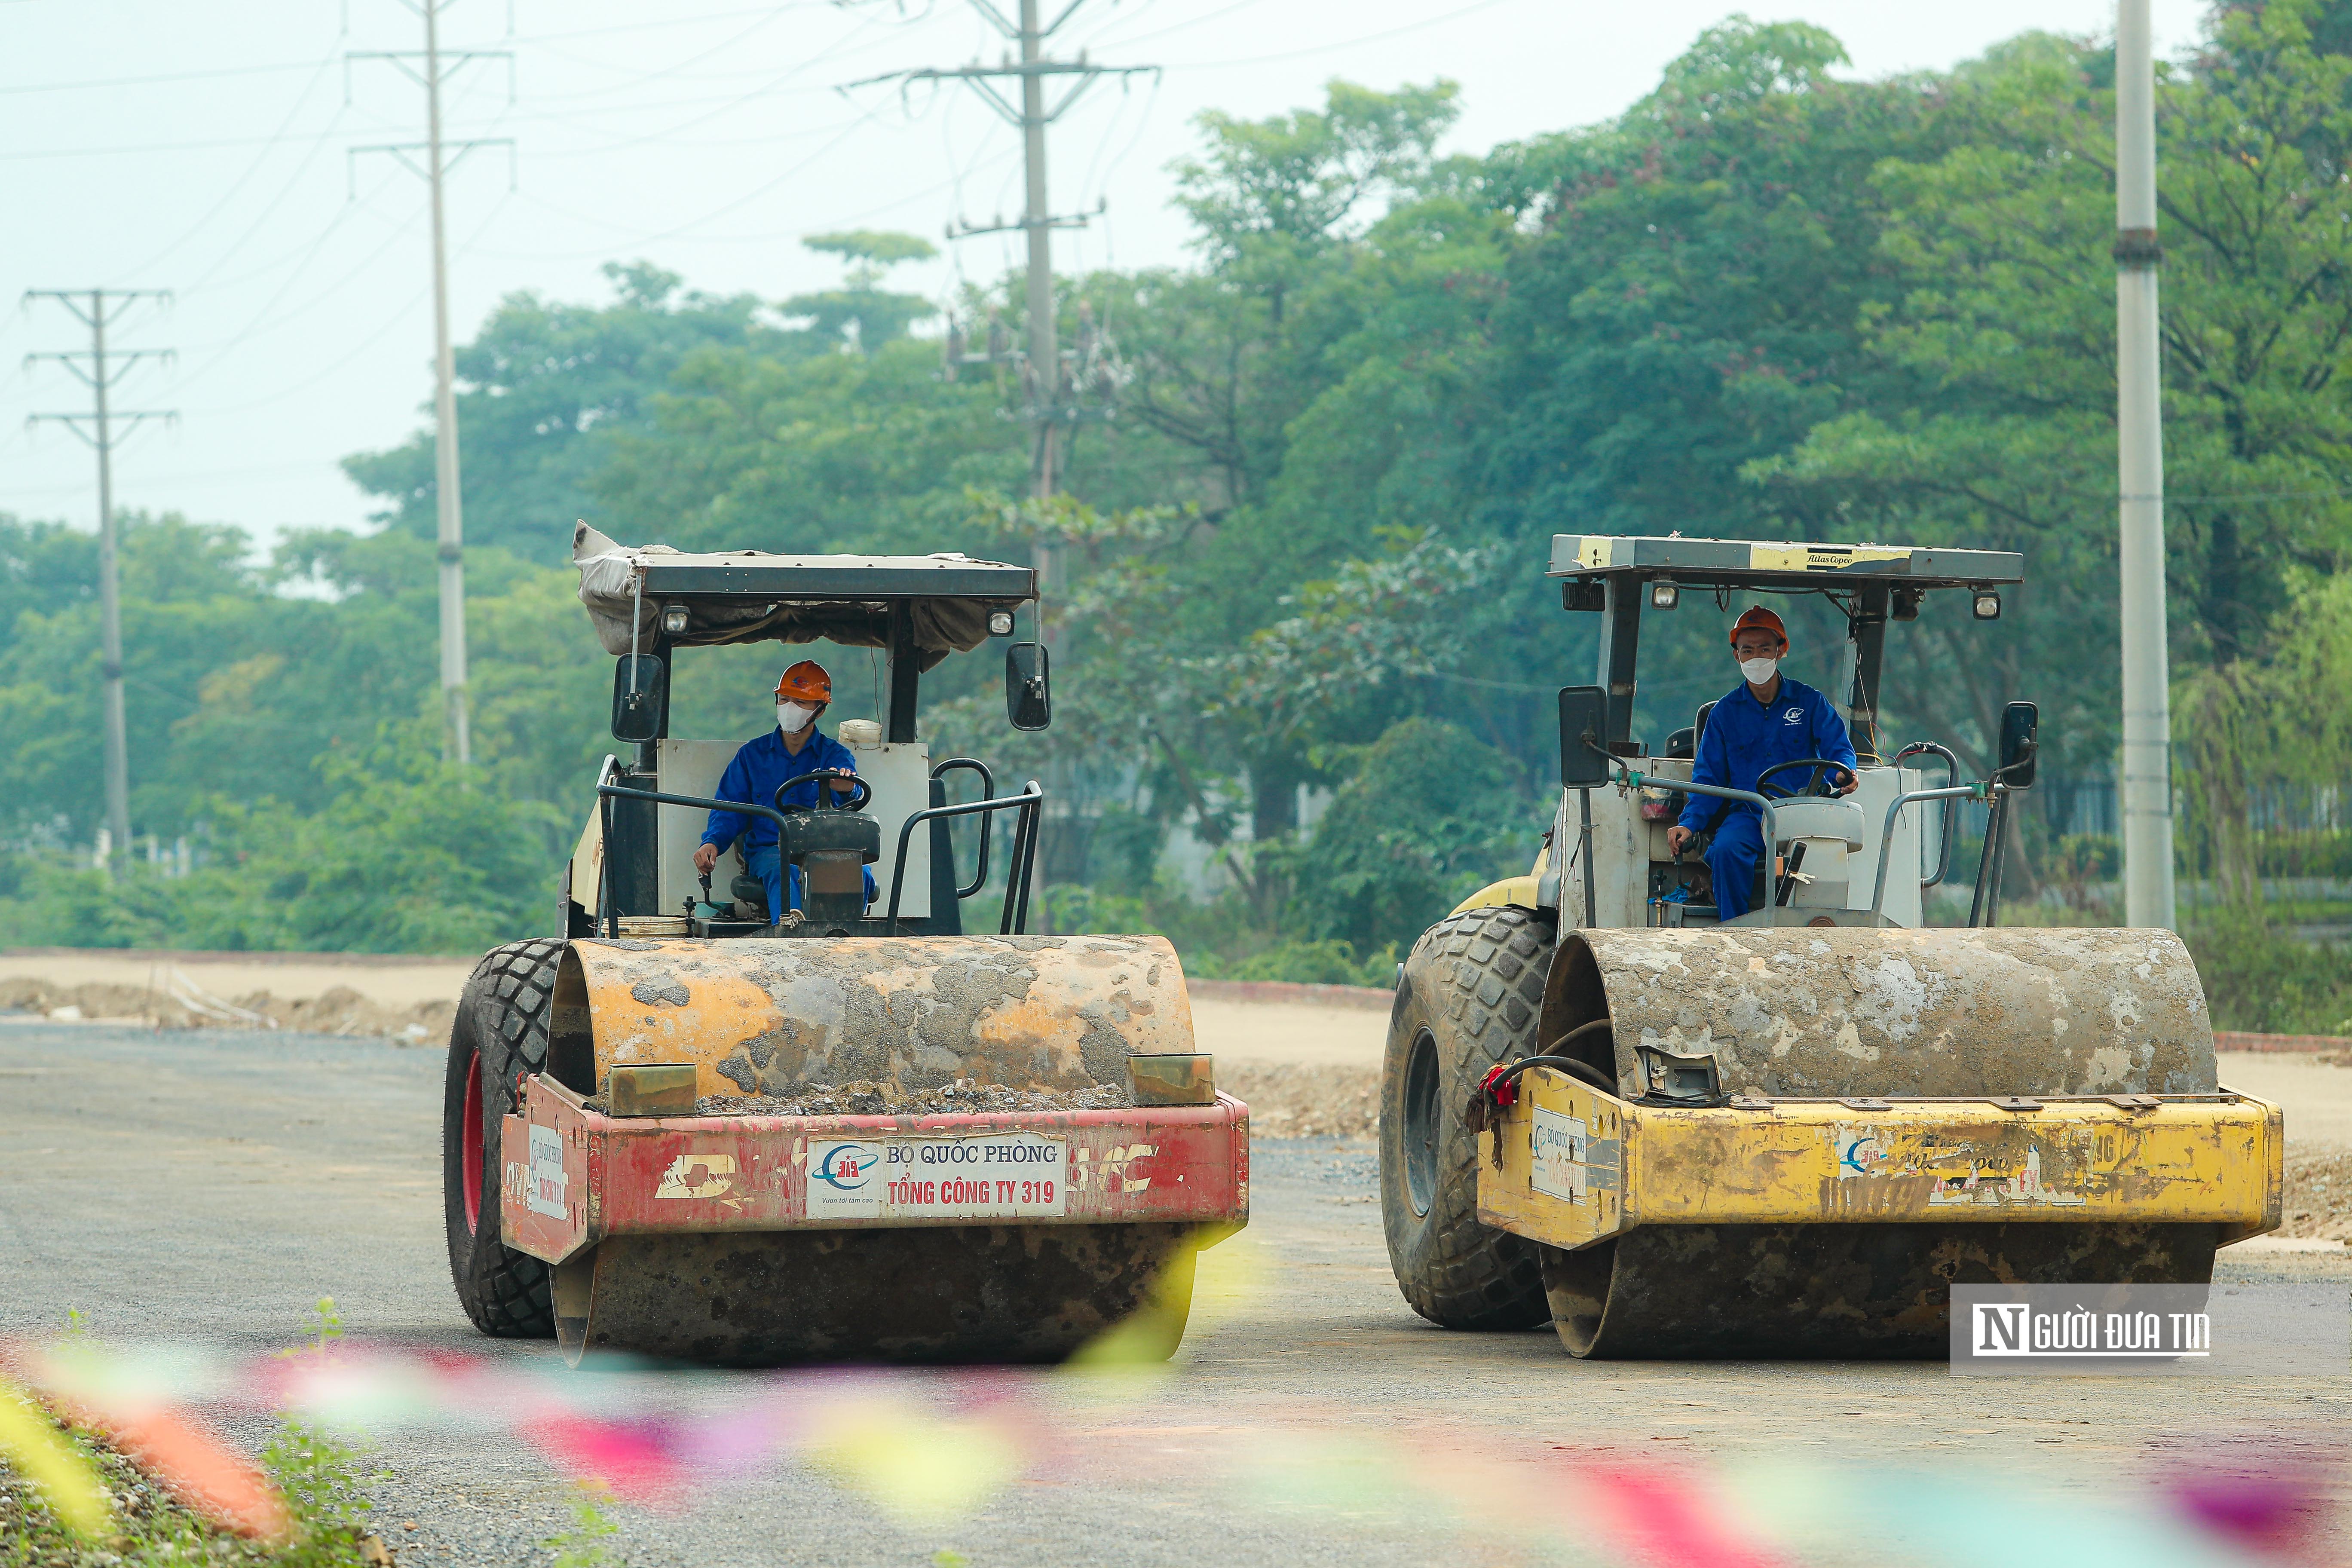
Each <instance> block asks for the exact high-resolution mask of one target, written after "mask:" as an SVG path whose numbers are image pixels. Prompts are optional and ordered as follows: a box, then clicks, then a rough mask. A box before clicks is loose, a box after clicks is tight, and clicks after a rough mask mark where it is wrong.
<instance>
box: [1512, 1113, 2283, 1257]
mask: <svg viewBox="0 0 2352 1568" xmlns="http://www.w3.org/2000/svg"><path fill="white" fill-rule="evenodd" d="M1498 1144H1499V1151H1498V1147H1497V1145H1498ZM2284 1152H2285V1134H2284V1126H2283V1123H2282V1117H2281V1113H2280V1110H2279V1108H2278V1107H2277V1106H2275V1105H2273V1104H2270V1103H2269V1102H2267V1101H2265V1100H2257V1099H2255V1098H2253V1097H2252V1096H2251V1095H2240V1094H2231V1093H2227V1092H2224V1093H2220V1094H2215V1095H2200V1096H2194V1097H2183V1098H2159V1097H2156V1096H2116V1097H2114V1098H2113V1099H2097V1100H2055V1101H2044V1102H2042V1103H2040V1104H2037V1105H2032V1106H2030V1107H2026V1108H2021V1109H2018V1110H2004V1109H2001V1108H2000V1107H1999V1106H1997V1105H1995V1104H1993V1103H1990V1102H1988V1101H1985V1100H1912V1101H1895V1102H1890V1103H1885V1104H1881V1105H1876V1106H1864V1107H1860V1108H1857V1107H1856V1106H1853V1105H1849V1104H1846V1103H1844V1102H1843V1101H1838V1100H1767V1101H1764V1102H1762V1103H1761V1104H1759V1106H1757V1107H1756V1108H1755V1109H1745V1108H1743V1109H1737V1110H1735V1109H1730V1108H1711V1109H1704V1110H1683V1109H1676V1108H1669V1107H1663V1106H1654V1105H1636V1104H1632V1103H1629V1102H1628V1101H1625V1100H1619V1099H1618V1098H1616V1097H1615V1096H1613V1095H1610V1094H1605V1093H1603V1092H1601V1090H1600V1089H1594V1088H1591V1086H1589V1085H1586V1084H1582V1083H1579V1082H1577V1081H1576V1080H1575V1079H1571V1078H1570V1077H1568V1076H1567V1075H1566V1074H1563V1073H1559V1072H1554V1071H1552V1070H1550V1069H1549V1068H1534V1069H1532V1070H1530V1071H1529V1072H1528V1074H1527V1075H1526V1077H1525V1079H1523V1092H1522V1094H1521V1096H1520V1098H1519V1100H1518V1102H1517V1104H1516V1105H1513V1106H1512V1107H1510V1108H1509V1109H1508V1110H1506V1111H1505V1112H1504V1114H1503V1119H1502V1121H1501V1123H1500V1125H1499V1126H1497V1127H1496V1128H1494V1129H1492V1130H1490V1131H1487V1132H1486V1133H1485V1134H1484V1135H1482V1137H1481V1139H1480V1154H1481V1156H1482V1158H1481V1162H1480V1165H1479V1174H1478V1217H1479V1218H1480V1219H1481V1220H1482V1221H1484V1222H1485V1223H1486V1224H1487V1225H1490V1226H1495V1227H1496V1228H1497V1229H1500V1230H1507V1231H1512V1232H1514V1233H1516V1234H1517V1235H1520V1236H1525V1237H1528V1238H1529V1239H1531V1240H1535V1241H1539V1242H1542V1243H1544V1244H1545V1245H1547V1246H1549V1247H1561V1248H1564V1249H1569V1250H1574V1249H1576V1248H1580V1247H1590V1246H1591V1245H1592V1244H1594V1243H1595V1242H1599V1241H1604V1240H1606V1239H1608V1238H1609V1237H1614V1236H1619V1235H1622V1234H1623V1233H1624V1232H1626V1231H1629V1230H1632V1229H1633V1228H1634V1227H1635V1226H1645V1225H1807V1224H1811V1225H1837V1224H1869V1225H1887V1224H1899V1223H1905V1222H1923V1223H1925V1222H1936V1223H1946V1222H1983V1221H2000V1222H2003V1223H2011V1224H2016V1223H2025V1224H2089V1223H2094V1222H2129V1223H2138V1224H2148V1225H2187V1224H2201V1225H2213V1226H2220V1227H2221V1231H2222V1236H2221V1239H2223V1240H2237V1239H2240V1238H2242V1237H2248V1236H2253V1235H2257V1234H2260V1233H2261V1232H2263V1231H2268V1230H2274V1229H2276V1228H2277V1226H2278V1224H2279V1217H2280V1216H2279V1206H2280V1201H2281V1194H2282V1192H2283V1191H2284V1185H2283V1184H2284V1174H2283V1173H2284Z"/></svg>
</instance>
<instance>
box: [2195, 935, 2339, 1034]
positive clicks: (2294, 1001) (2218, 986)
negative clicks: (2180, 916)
mask: <svg viewBox="0 0 2352 1568" xmlns="http://www.w3.org/2000/svg"><path fill="white" fill-rule="evenodd" d="M2200 915H2201V917H2202V918H2200V920H2199V921H2197V923H2195V924H2192V925H2189V927H2187V929H2185V930H2184V931H2182V933H2181V936H2182V939H2183V940H2184V941H2186V942H2188V944H2189V952H2190V954H2191V955H2192V956H2194V957H2195V958H2196V960H2197V973H2199V974H2200V976H2202V977H2203V979H2204V982H2205V995H2206V1001H2207V1003H2208V1004H2209V1005H2210V1006H2211V1008H2212V1010H2213V1026H2214V1027H2215V1028H2217V1029H2248V1030H2252V1031H2254V1032H2256V1033H2260V1034H2275V1035H2352V948H2347V946H2346V945H2345V944H2344V943H2342V942H2300V941H2297V940H2296V939H2295V937H2294V935H2293V934H2292V933H2291V932H2287V931H2281V930H2279V929H2278V928H2277V927H2276V926H2274V925H2273V924H2272V923H2271V922H2270V921H2267V920H2265V919H2264V918H2263V913H2262V911H2261V910H2243V909H2231V908H2227V907H2223V908H2219V909H2214V910H2204V911H2200Z"/></svg>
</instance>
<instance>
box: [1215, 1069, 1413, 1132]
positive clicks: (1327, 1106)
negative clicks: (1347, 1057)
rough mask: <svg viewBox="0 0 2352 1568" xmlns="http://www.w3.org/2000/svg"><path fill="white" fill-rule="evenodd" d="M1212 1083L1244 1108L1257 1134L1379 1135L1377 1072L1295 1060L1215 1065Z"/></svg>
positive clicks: (1378, 1073)
mask: <svg viewBox="0 0 2352 1568" xmlns="http://www.w3.org/2000/svg"><path fill="white" fill-rule="evenodd" d="M1217 1087H1218V1088H1219V1089H1223V1091H1224V1092H1225V1093H1227V1094H1230V1095H1232V1096H1233V1097H1234V1099H1235V1100H1240V1101H1241V1102H1242V1103H1243V1104H1244V1105H1246V1106H1248V1107H1249V1114H1250V1132H1251V1133H1252V1135H1253V1136H1255V1137H1259V1138H1363V1139H1370V1138H1374V1137H1377V1136H1379V1134H1380V1121H1381V1072H1380V1069H1379V1068H1370V1067H1321V1066H1311V1067H1310V1066H1306V1065H1302V1064H1298V1063H1273V1062H1227V1061H1220V1062H1219V1063H1218V1064H1217Z"/></svg>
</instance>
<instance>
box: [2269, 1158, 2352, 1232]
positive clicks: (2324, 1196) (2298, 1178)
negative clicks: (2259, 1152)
mask: <svg viewBox="0 0 2352 1568" xmlns="http://www.w3.org/2000/svg"><path fill="white" fill-rule="evenodd" d="M2281 1212H2282V1213H2283V1214H2284V1215H2285V1216H2286V1217H2285V1223H2284V1224H2283V1225H2281V1226H2279V1231H2278V1233H2279V1235H2281V1236H2297V1237H2317V1238H2320V1239H2323V1240H2326V1241H2340V1242H2343V1243H2344V1244H2346V1245H2347V1246H2352V1149H2342V1148H2328V1147H2326V1146H2324V1145H2323V1146H2322V1147H2320V1148H2317V1149H2313V1150H2309V1151H2305V1152H2297V1151H2296V1150H2295V1147H2294V1144H2293V1143H2289V1144H2288V1145H2287V1151H2286V1203H2285V1205H2284V1207H2283V1208H2282V1210H2281Z"/></svg>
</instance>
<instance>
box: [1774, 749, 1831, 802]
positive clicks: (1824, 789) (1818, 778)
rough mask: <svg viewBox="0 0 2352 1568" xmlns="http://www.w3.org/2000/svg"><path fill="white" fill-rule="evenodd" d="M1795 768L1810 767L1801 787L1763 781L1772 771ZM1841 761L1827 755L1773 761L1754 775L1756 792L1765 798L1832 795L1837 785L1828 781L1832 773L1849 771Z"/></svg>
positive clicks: (1785, 770)
mask: <svg viewBox="0 0 2352 1568" xmlns="http://www.w3.org/2000/svg"><path fill="white" fill-rule="evenodd" d="M1795 768H1811V769H1812V770H1813V773H1812V776H1811V778H1809V779H1807V780H1806V781H1805V782H1804V784H1803V786H1802V787H1801V788H1799V789H1790V787H1789V786H1788V785H1786V784H1766V783H1765V782H1764V781H1765V780H1767V779H1769V778H1770V777H1771V776H1772V775H1773V774H1774V773H1788V772H1790V770H1792V769H1795ZM1851 772H1853V769H1851V768H1849V767H1847V766H1846V765H1845V764H1844V763H1841V762H1837V761H1834V760H1833V759H1832V758H1829V757H1797V758H1794V759H1792V760H1790V761H1789V762H1785V763H1773V764H1772V765H1771V766H1770V767H1769V768H1766V769H1765V770H1764V771H1763V772H1762V773H1758V774H1757V775H1756V793H1757V794H1758V795H1762V796H1763V797H1764V798H1765V799H1767V800H1788V799H1790V798H1792V797H1794V796H1797V795H1835V794H1837V786H1836V785H1834V784H1832V783H1831V782H1830V779H1831V776H1832V773H1851Z"/></svg>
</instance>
